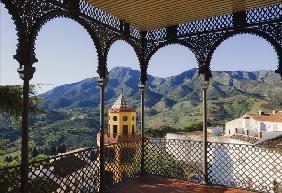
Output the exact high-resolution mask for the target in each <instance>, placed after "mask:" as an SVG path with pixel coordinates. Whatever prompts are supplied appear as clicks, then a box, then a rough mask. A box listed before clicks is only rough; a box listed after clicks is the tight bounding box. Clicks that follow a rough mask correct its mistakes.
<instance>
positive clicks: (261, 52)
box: [0, 4, 278, 92]
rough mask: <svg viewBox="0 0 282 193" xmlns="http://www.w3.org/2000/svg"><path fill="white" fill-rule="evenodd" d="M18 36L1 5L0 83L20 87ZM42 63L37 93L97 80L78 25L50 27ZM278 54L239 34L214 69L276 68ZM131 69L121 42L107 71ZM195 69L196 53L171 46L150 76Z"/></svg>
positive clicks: (40, 48)
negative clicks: (62, 85)
mask: <svg viewBox="0 0 282 193" xmlns="http://www.w3.org/2000/svg"><path fill="white" fill-rule="evenodd" d="M16 44H17V36H16V31H15V26H14V24H13V21H12V19H11V18H10V16H9V15H8V13H7V10H6V9H5V8H4V6H3V5H2V4H0V47H1V48H0V51H1V52H0V75H1V76H0V84H2V85H3V84H4V85H5V84H22V81H21V80H20V79H19V77H18V74H17V68H18V66H19V64H18V63H17V61H16V60H14V59H13V55H14V54H15V52H16ZM36 54H37V59H38V63H35V64H34V66H35V67H36V73H35V75H34V78H33V80H32V83H33V84H42V83H43V84H49V86H42V88H41V90H40V91H39V92H43V91H46V90H48V89H50V88H52V87H55V86H58V85H61V84H66V83H72V82H76V81H80V80H82V79H85V78H89V77H93V76H97V73H96V70H97V54H96V49H95V46H94V45H93V44H92V42H91V38H90V36H89V35H88V33H87V32H86V30H85V29H84V28H83V27H81V26H80V25H79V24H78V23H76V22H74V21H72V20H70V19H64V18H59V19H56V20H53V21H51V22H49V23H47V24H46V25H45V26H44V27H43V28H42V30H41V31H40V32H39V35H38V38H37V41H36ZM277 65H278V60H277V55H276V53H275V51H274V50H273V48H272V46H271V45H270V44H269V43H267V42H266V41H265V40H264V39H262V38H260V37H256V36H254V35H249V34H245V35H238V36H235V37H232V38H230V39H228V40H226V41H225V42H224V43H223V44H221V45H220V46H219V47H218V48H217V50H216V51H215V53H214V56H213V58H212V62H211V68H212V70H232V71H233V70H247V71H253V70H275V69H276V68H277ZM116 66H128V67H131V68H133V69H139V64H138V60H137V57H136V55H135V53H134V50H133V48H132V47H130V46H129V45H128V44H127V43H125V42H123V41H118V42H116V43H115V44H114V45H113V46H112V47H111V49H110V53H109V57H108V69H109V70H110V69H111V68H113V67H116ZM193 67H197V63H196V59H195V56H194V55H193V53H192V52H191V51H190V50H189V49H188V48H185V47H182V46H179V45H171V46H168V47H165V48H162V49H160V50H159V51H158V52H157V53H156V54H155V55H154V56H153V57H152V59H151V61H150V64H149V68H148V73H149V74H151V75H154V76H160V77H168V76H173V75H176V74H179V73H181V72H183V71H185V70H188V69H191V68H193Z"/></svg>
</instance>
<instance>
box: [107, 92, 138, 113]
mask: <svg viewBox="0 0 282 193" xmlns="http://www.w3.org/2000/svg"><path fill="white" fill-rule="evenodd" d="M120 111H122V112H128V111H129V112H132V111H135V109H134V108H133V107H132V106H131V105H130V104H128V103H127V100H126V98H125V97H124V94H123V90H122V91H121V94H120V96H119V97H118V99H117V100H116V102H115V103H114V105H113V106H112V107H111V108H110V109H109V112H120Z"/></svg>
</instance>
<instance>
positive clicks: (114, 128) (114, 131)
mask: <svg viewBox="0 0 282 193" xmlns="http://www.w3.org/2000/svg"><path fill="white" fill-rule="evenodd" d="M117 131H118V126H117V125H113V134H114V135H117V134H118V133H117Z"/></svg>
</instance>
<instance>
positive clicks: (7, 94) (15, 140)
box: [0, 3, 22, 167]
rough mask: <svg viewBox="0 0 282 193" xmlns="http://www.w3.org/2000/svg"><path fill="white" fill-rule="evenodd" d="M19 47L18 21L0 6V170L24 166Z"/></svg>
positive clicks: (0, 4)
mask: <svg viewBox="0 0 282 193" xmlns="http://www.w3.org/2000/svg"><path fill="white" fill-rule="evenodd" d="M17 43H18V42H17V32H16V26H15V24H14V21H13V19H12V18H11V15H9V13H8V10H7V9H6V8H5V7H4V5H3V4H2V3H0V87H1V88H0V89H1V90H0V93H1V99H0V103H1V104H0V167H1V166H9V165H15V164H18V163H20V144H19V141H20V140H21V126H20V121H19V117H20V115H21V94H22V92H21V85H22V80H21V79H20V78H19V74H18V73H17V68H19V63H18V62H17V61H16V60H15V59H13V55H15V54H16V49H17Z"/></svg>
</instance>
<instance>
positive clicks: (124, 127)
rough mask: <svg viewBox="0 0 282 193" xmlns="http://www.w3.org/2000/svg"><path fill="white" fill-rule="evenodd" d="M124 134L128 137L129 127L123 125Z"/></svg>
mask: <svg viewBox="0 0 282 193" xmlns="http://www.w3.org/2000/svg"><path fill="white" fill-rule="evenodd" d="M122 134H124V135H128V125H123V126H122Z"/></svg>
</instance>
